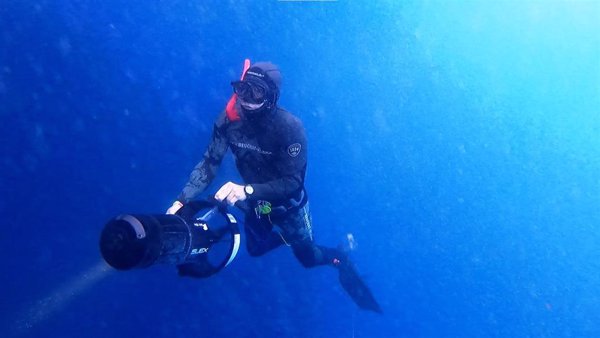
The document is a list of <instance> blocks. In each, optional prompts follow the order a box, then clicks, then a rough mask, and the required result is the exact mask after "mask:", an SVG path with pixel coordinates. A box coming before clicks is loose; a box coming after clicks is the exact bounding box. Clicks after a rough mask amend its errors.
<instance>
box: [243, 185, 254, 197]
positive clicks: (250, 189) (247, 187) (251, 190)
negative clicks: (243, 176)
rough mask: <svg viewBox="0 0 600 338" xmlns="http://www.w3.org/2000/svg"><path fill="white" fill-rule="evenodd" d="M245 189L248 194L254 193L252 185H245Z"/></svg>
mask: <svg viewBox="0 0 600 338" xmlns="http://www.w3.org/2000/svg"><path fill="white" fill-rule="evenodd" d="M244 191H245V192H246V194H248V195H252V193H253V192H254V188H252V186H250V185H247V186H245V187H244Z"/></svg>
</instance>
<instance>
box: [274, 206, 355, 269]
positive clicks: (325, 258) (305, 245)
mask: <svg viewBox="0 0 600 338" xmlns="http://www.w3.org/2000/svg"><path fill="white" fill-rule="evenodd" d="M278 225H279V227H280V228H281V229H282V230H283V231H282V237H283V239H284V240H285V241H286V243H288V244H289V245H290V246H291V247H292V251H293V252H294V255H295V256H296V258H297V259H298V260H299V261H300V263H301V264H302V266H304V267H306V268H311V267H315V266H320V265H327V264H332V265H333V264H335V262H336V260H339V259H341V258H342V257H343V256H345V255H344V254H343V252H341V251H340V250H338V249H334V248H328V247H324V246H320V245H316V244H315V243H314V240H313V233H312V216H311V214H310V209H309V206H308V203H306V205H305V206H304V207H302V208H300V209H299V210H297V211H296V212H294V213H292V214H290V215H288V216H287V217H286V218H285V219H284V220H283V221H282V222H280V223H278Z"/></svg>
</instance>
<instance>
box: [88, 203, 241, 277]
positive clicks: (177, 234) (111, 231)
mask: <svg viewBox="0 0 600 338" xmlns="http://www.w3.org/2000/svg"><path fill="white" fill-rule="evenodd" d="M239 247H240V230H239V226H238V222H237V220H236V218H235V217H234V216H233V215H232V214H231V213H229V212H228V211H227V208H226V206H224V205H220V204H216V203H213V202H209V201H194V202H190V203H187V204H186V205H185V206H183V207H182V208H181V209H180V210H179V211H178V212H177V213H176V214H175V215H134V214H126V215H119V216H117V217H114V218H112V219H111V220H109V221H108V223H106V225H105V226H104V229H103V230H102V234H101V236H100V252H101V253H102V257H103V258H104V260H105V261H106V262H107V263H108V264H109V265H110V266H112V267H113V268H115V269H117V270H130V269H136V268H146V267H148V266H151V265H154V264H159V263H164V264H170V265H177V268H178V270H179V274H180V275H184V276H192V277H199V278H204V277H209V276H212V275H214V274H215V273H217V272H219V271H220V270H221V269H223V268H224V267H226V266H227V265H229V264H230V263H231V262H232V261H233V259H234V258H235V256H236V255H237V252H238V250H239Z"/></svg>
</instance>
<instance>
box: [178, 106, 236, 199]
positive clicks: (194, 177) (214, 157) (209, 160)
mask: <svg viewBox="0 0 600 338" xmlns="http://www.w3.org/2000/svg"><path fill="white" fill-rule="evenodd" d="M225 125H226V117H225V114H224V113H223V114H222V115H221V116H219V118H218V119H217V122H216V123H215V125H214V127H213V133H212V138H211V141H210V144H209V145H208V148H207V149H206V152H205V153H204V156H203V157H202V160H201V161H200V162H199V163H198V164H197V165H196V166H195V167H194V170H192V172H191V174H190V178H189V181H188V182H187V183H186V184H185V186H184V187H183V190H182V191H181V193H180V194H179V197H177V200H178V201H179V202H181V203H183V204H185V203H187V202H189V201H190V200H192V199H194V198H195V197H196V196H198V195H199V194H201V193H202V192H203V191H204V189H206V187H207V186H208V185H209V184H210V182H212V180H213V179H214V178H215V176H216V175H217V171H218V169H219V166H220V165H221V161H222V160H223V156H224V155H225V153H226V152H227V148H228V143H227V136H226V135H225Z"/></svg>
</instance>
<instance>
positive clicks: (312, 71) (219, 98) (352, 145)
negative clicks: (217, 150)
mask: <svg viewBox="0 0 600 338" xmlns="http://www.w3.org/2000/svg"><path fill="white" fill-rule="evenodd" d="M244 58H250V59H252V60H253V61H261V60H270V61H272V62H274V63H276V64H278V65H279V66H280V67H281V70H282V73H283V76H284V84H283V88H282V96H281V100H280V104H281V106H283V107H285V108H286V109H288V110H290V111H291V112H293V113H294V114H296V115H297V116H299V117H300V118H301V119H302V120H303V121H304V124H305V127H306V130H307V134H308V142H309V164H308V172H307V190H308V193H309V194H310V201H311V209H312V212H313V220H314V224H313V227H314V228H313V229H314V231H315V236H316V239H317V242H318V243H321V244H327V245H330V246H334V245H337V244H338V243H340V242H341V241H342V240H343V238H344V237H345V236H346V233H352V234H353V235H354V237H355V238H356V240H357V243H358V248H357V250H356V251H355V252H354V253H353V258H354V260H355V261H356V263H357V266H358V268H359V270H360V272H361V273H362V274H363V275H364V278H365V280H366V282H367V284H368V285H369V286H370V288H371V290H372V291H373V293H374V294H375V296H376V297H377V299H378V301H379V303H380V304H381V306H382V308H383V311H384V314H383V315H378V314H375V313H371V312H365V311H361V310H358V309H357V307H356V306H355V304H354V303H353V302H352V301H351V300H350V298H349V297H348V296H347V295H346V294H345V293H344V291H343V290H342V288H341V287H340V285H339V282H338V280H337V273H336V271H335V270H334V269H331V268H326V267H321V268H315V269H311V270H306V269H304V268H302V267H301V265H300V264H299V263H298V262H297V261H296V259H295V258H294V257H293V255H292V253H291V250H288V249H287V248H285V247H283V248H279V249H278V250H276V251H273V252H271V253H269V254H267V255H265V256H263V257H260V258H252V257H250V256H249V255H248V254H247V253H246V252H245V246H244V245H243V246H242V250H241V251H240V254H239V255H238V258H236V260H235V261H234V262H233V263H232V264H231V265H230V266H228V267H227V268H226V269H225V270H223V271H222V272H220V273H219V274H217V275H215V276H213V277H211V278H208V279H204V280H195V279H189V278H180V277H178V276H177V273H176V270H175V268H174V267H172V266H164V265H162V266H152V267H150V268H147V269H144V270H135V271H128V272H117V271H115V270H112V269H111V268H107V267H106V266H105V265H104V264H103V262H102V258H101V256H100V253H99V249H98V240H99V235H100V231H101V229H102V227H103V226H104V224H105V222H106V221H107V220H108V219H109V218H111V217H113V216H115V215H117V214H120V213H151V214H152V213H164V211H165V210H166V209H167V208H168V207H169V206H170V205H171V203H172V202H173V200H174V199H175V198H176V196H177V194H178V193H179V192H180V189H181V188H182V187H183V184H184V183H185V182H186V180H187V177H188V174H189V172H190V171H191V169H192V168H193V166H194V165H195V164H196V163H197V162H198V161H199V160H200V158H201V156H202V153H203V152H204V150H205V147H206V145H207V143H208V140H209V136H210V132H211V128H212V124H213V121H214V119H215V117H216V116H217V115H218V114H219V112H220V111H221V110H222V109H223V108H224V106H225V103H226V102H227V100H228V98H229V96H230V95H231V87H230V85H229V83H230V81H232V80H235V79H236V78H238V77H239V74H240V72H241V68H242V63H243V59H244ZM0 119H1V123H0V135H1V140H2V142H0V151H1V157H0V193H1V195H0V196H1V197H0V212H1V214H2V221H1V228H0V255H1V257H2V264H1V267H0V269H1V270H0V286H1V287H0V336H2V337H83V336H85V337H88V338H93V337H109V336H110V337H143V336H144V337H230V336H236V337H598V336H600V273H599V269H600V2H598V1H391V0H390V1H359V0H338V1H324V2H309V1H275V0H263V1H241V0H235V1H233V0H232V1H217V0H213V1H200V0H186V1H117V0H108V1H91V0H81V1H50V0H47V1H18V0H2V1H1V2H0ZM228 180H234V181H235V180H239V176H238V175H237V173H236V171H235V167H234V165H233V159H232V157H231V155H228V157H227V158H226V159H225V160H224V162H223V165H222V167H221V171H220V174H219V176H218V177H217V179H215V181H214V182H213V184H212V185H211V186H210V187H209V189H208V190H207V192H206V194H205V195H208V194H209V193H213V192H215V191H216V190H217V189H218V187H219V186H220V185H221V184H222V183H224V182H226V181H228Z"/></svg>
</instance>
